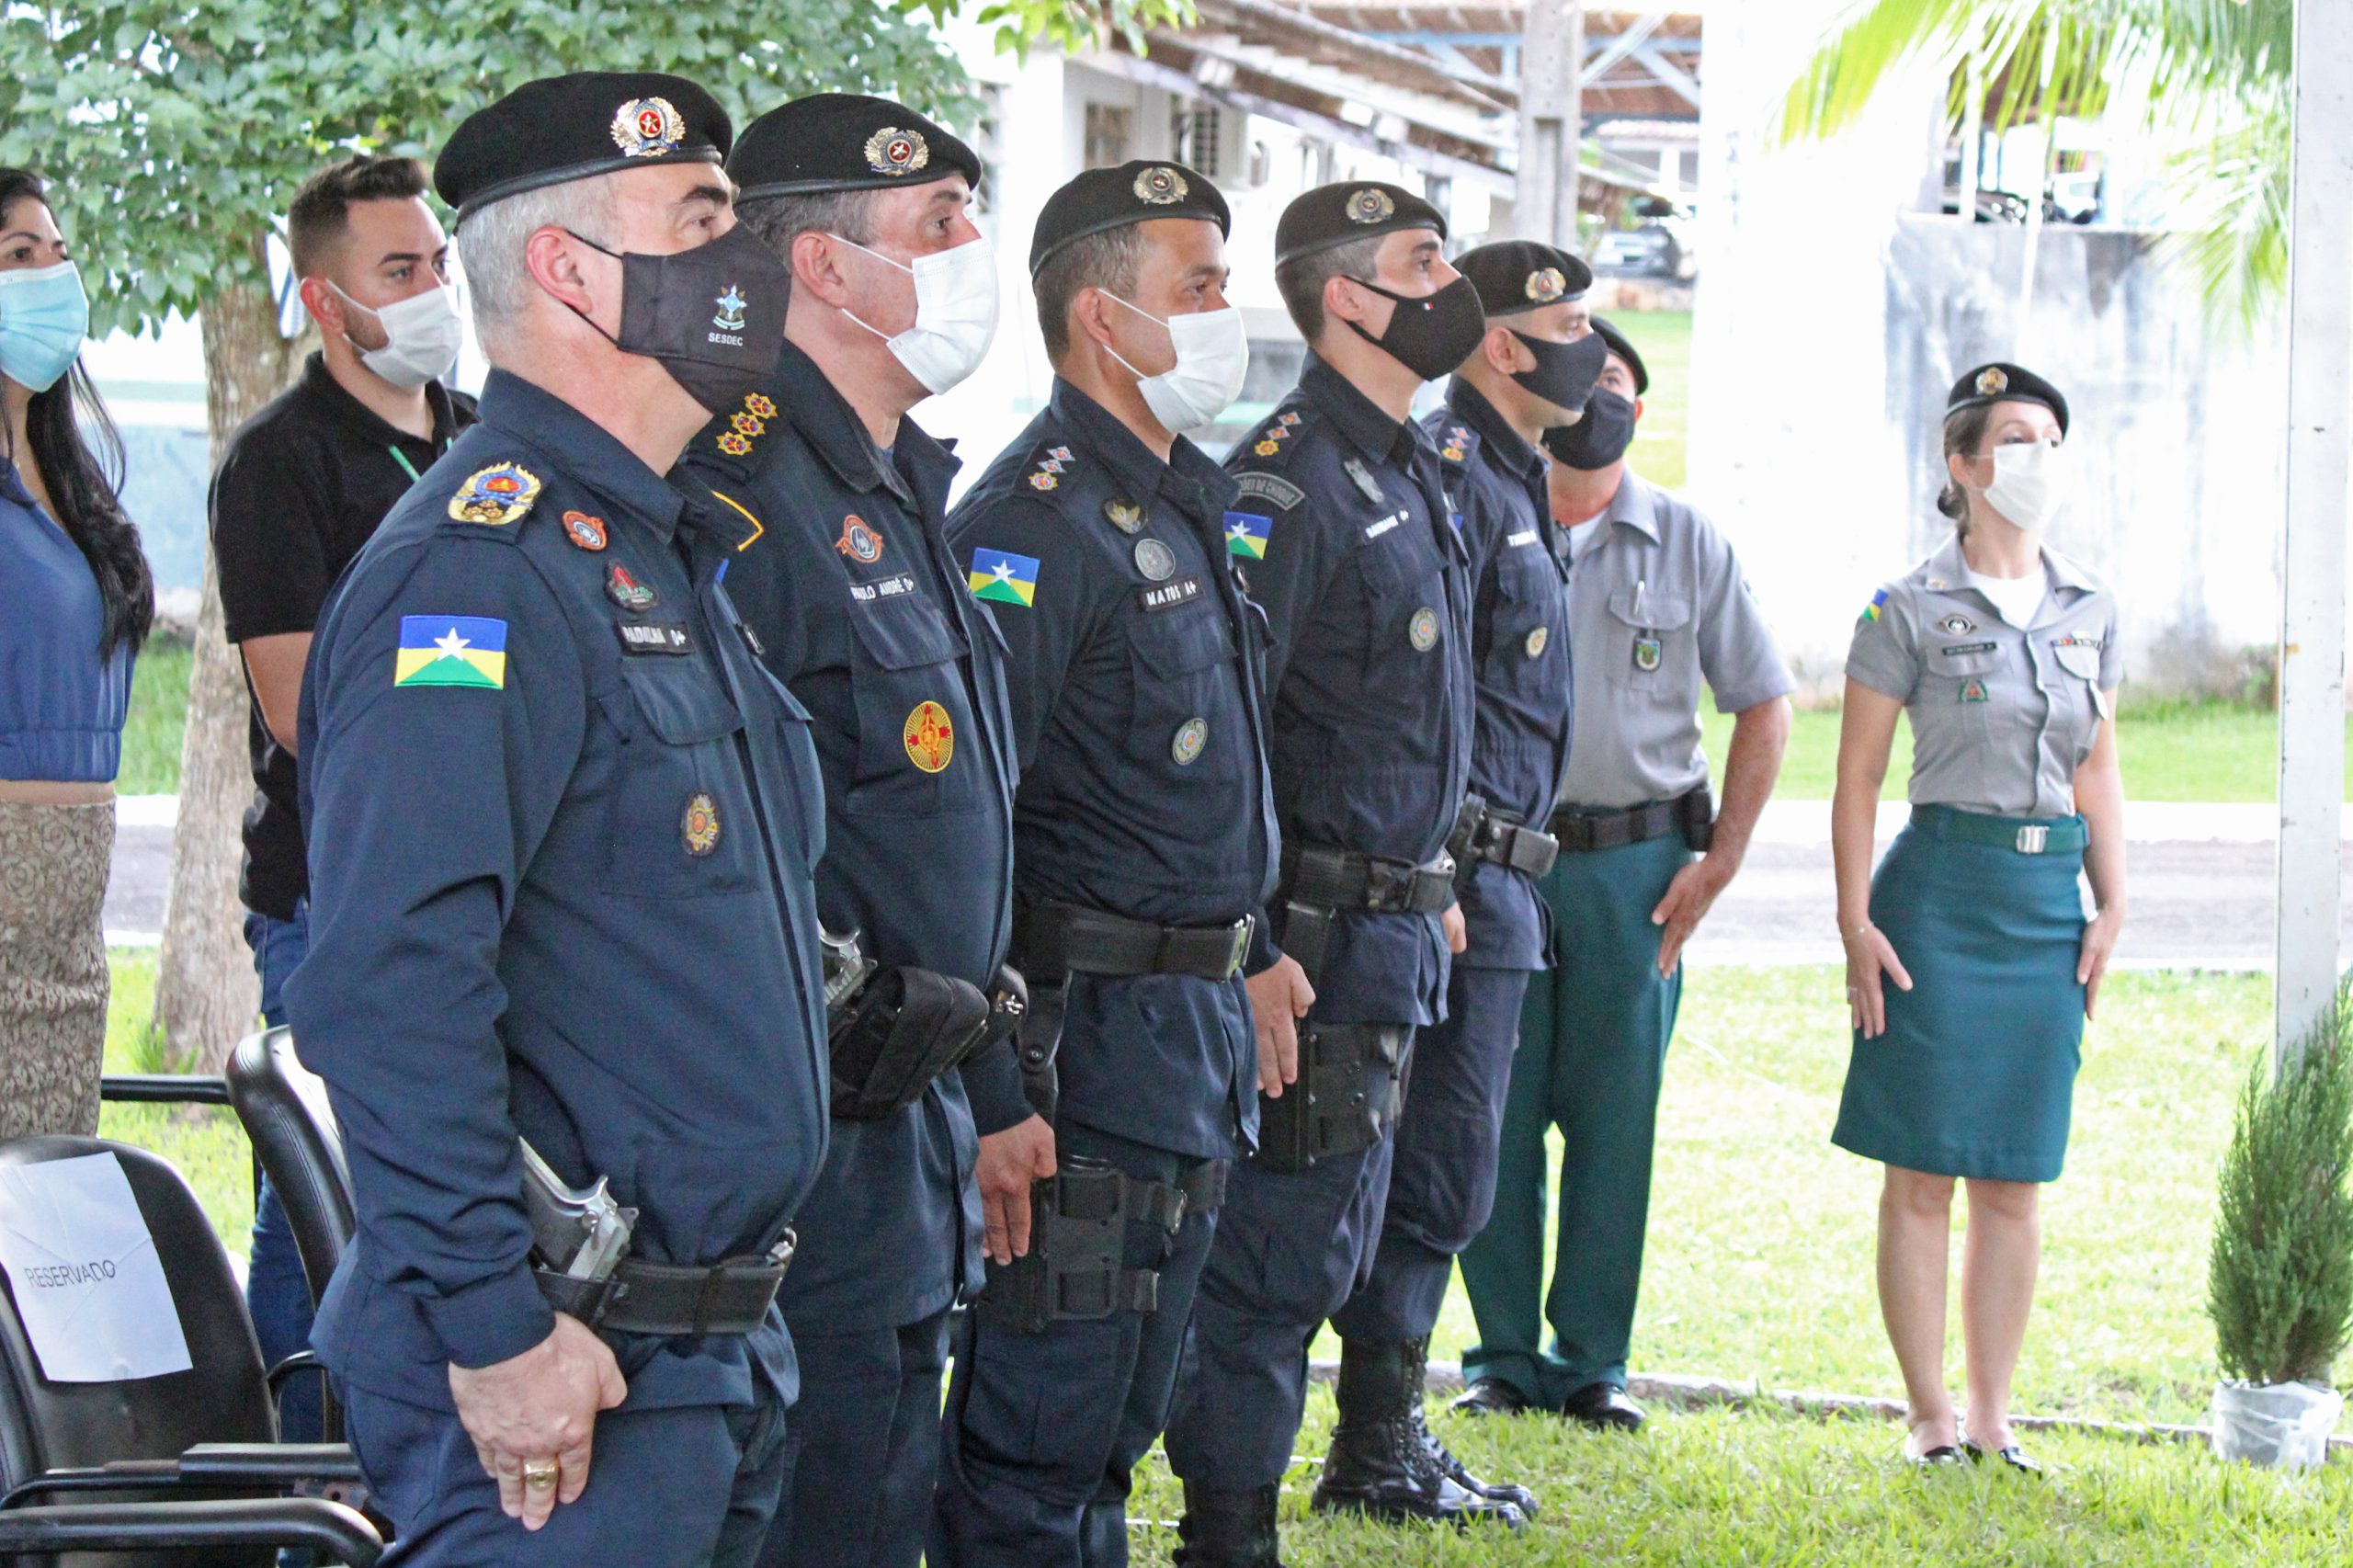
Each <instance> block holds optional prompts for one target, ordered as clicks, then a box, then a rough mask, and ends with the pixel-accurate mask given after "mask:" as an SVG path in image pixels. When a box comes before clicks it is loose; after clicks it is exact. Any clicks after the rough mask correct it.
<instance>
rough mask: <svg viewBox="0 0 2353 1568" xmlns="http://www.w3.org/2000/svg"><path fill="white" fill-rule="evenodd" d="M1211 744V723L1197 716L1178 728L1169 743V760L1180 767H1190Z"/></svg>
mask: <svg viewBox="0 0 2353 1568" xmlns="http://www.w3.org/2000/svg"><path fill="white" fill-rule="evenodd" d="M1208 744H1210V722H1209V721H1208V720H1207V719H1204V718H1202V717H1200V716H1199V714H1195V715H1194V716H1193V717H1192V718H1190V719H1188V720H1186V721H1185V722H1183V723H1181V724H1179V725H1177V726H1176V734H1175V735H1174V736H1173V737H1171V738H1170V740H1169V742H1168V758H1169V760H1170V761H1172V762H1174V763H1175V764H1176V766H1177V767H1191V766H1192V765H1193V760H1194V759H1195V758H1196V757H1198V756H1200V755H1201V749H1202V748H1203V747H1204V746H1206V745H1208Z"/></svg>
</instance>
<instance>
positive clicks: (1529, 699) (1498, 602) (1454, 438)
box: [1422, 379, 1574, 969]
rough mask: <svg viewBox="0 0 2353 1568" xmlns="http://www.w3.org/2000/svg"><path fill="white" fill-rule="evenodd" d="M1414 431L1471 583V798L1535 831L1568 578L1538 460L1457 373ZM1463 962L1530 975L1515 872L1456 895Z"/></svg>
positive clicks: (1486, 877) (1554, 712)
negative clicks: (1434, 454) (1435, 467)
mask: <svg viewBox="0 0 2353 1568" xmlns="http://www.w3.org/2000/svg"><path fill="white" fill-rule="evenodd" d="M1422 425H1423V428H1424V429H1426V430H1427V431H1428V432H1429V434H1430V438H1431V439H1433V440H1435V441H1436V442H1437V443H1438V461H1439V464H1440V465H1441V466H1440V471H1439V472H1441V473H1443V474H1444V476H1445V480H1446V494H1447V500H1448V502H1449V505H1451V506H1452V507H1453V509H1454V513H1455V516H1457V517H1460V518H1461V520H1462V543H1463V545H1464V547H1465V548H1466V549H1468V550H1469V551H1470V552H1471V571H1472V578H1473V587H1472V594H1473V598H1472V612H1471V615H1472V621H1471V659H1472V682H1473V685H1474V687H1475V689H1476V691H1477V695H1478V710H1479V718H1478V723H1477V724H1476V726H1475V727H1474V728H1473V730H1472V737H1471V792H1472V794H1474V795H1479V796H1482V797H1483V798H1484V799H1485V801H1486V802H1487V804H1488V805H1489V806H1490V807H1492V808H1494V809H1495V810H1496V811H1499V812H1507V813H1509V814H1510V815H1511V816H1512V817H1514V818H1515V819H1517V820H1518V821H1520V822H1523V823H1526V824H1529V825H1530V826H1532V827H1534V828H1535V829H1536V830H1537V831H1539V832H1542V831H1543V830H1544V825H1545V822H1546V820H1547V819H1548V818H1549V817H1551V815H1552V802H1553V801H1555V800H1556V799H1558V798H1559V796H1560V792H1561V777H1562V775H1563V773H1564V772H1565V771H1566V770H1567V768H1568V765H1569V722H1570V717H1571V714H1572V712H1573V710H1574V699H1573V697H1572V689H1573V688H1572V687H1571V685H1570V682H1569V573H1568V568H1567V567H1566V566H1565V565H1564V564H1563V563H1562V562H1561V560H1560V558H1559V557H1558V556H1556V555H1554V554H1553V552H1552V551H1553V545H1552V540H1553V539H1554V538H1555V537H1556V536H1558V534H1559V533H1560V530H1559V529H1558V528H1551V527H1549V526H1547V525H1548V524H1549V522H1550V520H1551V517H1552V503H1551V500H1550V498H1549V497H1548V496H1547V494H1546V492H1545V484H1544V459H1543V458H1542V456H1541V455H1540V454H1539V453H1538V451H1537V450H1536V449H1535V448H1534V447H1531V446H1529V444H1528V443H1527V442H1526V441H1523V440H1521V439H1520V437H1519V433H1518V431H1516V430H1514V429H1513V428H1512V427H1511V426H1509V425H1507V424H1506V423H1505V422H1504V417H1503V415H1500V414H1498V413H1496V412H1495V404H1493V403H1489V402H1488V401H1487V400H1486V398H1485V397H1484V396H1483V395H1481V393H1480V392H1478V391H1477V389H1475V388H1473V387H1472V386H1470V385H1468V384H1467V383H1465V382H1464V381H1461V380H1460V379H1457V380H1455V381H1452V382H1450V383H1449V385H1448V387H1447V398H1446V406H1445V407H1444V408H1441V409H1437V410H1435V411H1433V412H1432V413H1431V414H1430V415H1429V417H1428V418H1427V419H1425V420H1424V421H1423V422H1422ZM1462 918H1463V922H1464V925H1465V926H1466V927H1467V928H1468V931H1469V935H1470V946H1469V947H1468V948H1466V949H1463V952H1462V955H1461V957H1460V958H1459V959H1457V960H1455V961H1456V962H1458V963H1464V964H1469V965H1471V966H1472V968H1474V969H1542V968H1543V967H1544V953H1545V945H1546V933H1547V930H1548V927H1547V926H1546V924H1545V921H1546V915H1545V909H1544V901H1543V900H1542V899H1541V898H1540V897H1539V896H1538V895H1537V892H1536V883H1535V880H1534V879H1533V878H1531V877H1529V875H1528V873H1527V872H1525V871H1515V870H1513V869H1510V868H1509V867H1507V866H1498V865H1496V864H1495V862H1493V861H1492V860H1482V861H1479V862H1478V863H1477V864H1476V865H1475V866H1474V867H1473V868H1472V873H1471V879H1470V881H1469V882H1468V883H1467V884H1466V885H1464V887H1463V889H1462Z"/></svg>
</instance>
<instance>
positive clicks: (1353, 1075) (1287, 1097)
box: [1254, 1024, 1413, 1171]
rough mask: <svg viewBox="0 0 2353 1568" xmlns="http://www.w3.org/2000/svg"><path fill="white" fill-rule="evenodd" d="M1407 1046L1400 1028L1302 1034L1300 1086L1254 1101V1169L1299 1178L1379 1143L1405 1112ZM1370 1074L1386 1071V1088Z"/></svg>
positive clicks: (1409, 1036)
mask: <svg viewBox="0 0 2353 1568" xmlns="http://www.w3.org/2000/svg"><path fill="white" fill-rule="evenodd" d="M1412 1041H1413V1030H1412V1029H1410V1028H1406V1027H1405V1026H1404V1025H1402V1024H1306V1025H1303V1026H1302V1028H1300V1031H1299V1080H1298V1082H1296V1083H1294V1084H1292V1085H1290V1086H1289V1087H1287V1088H1286V1089H1284V1090H1283V1094H1282V1097H1281V1098H1280V1099H1269V1098H1268V1097H1267V1095H1266V1094H1265V1092H1264V1091H1261V1092H1260V1093H1259V1096H1258V1152H1257V1153H1256V1155H1255V1156H1254V1158H1255V1160H1256V1164H1257V1165H1258V1166H1259V1167H1260V1168H1261V1169H1263V1170H1270V1171H1303V1170H1305V1169H1307V1167H1309V1166H1310V1165H1314V1164H1315V1163H1316V1162H1318V1161H1319V1160H1326V1159H1330V1158H1333V1157H1334V1156H1336V1155H1340V1154H1353V1153H1357V1152H1358V1150H1360V1149H1370V1148H1371V1147H1372V1146H1373V1145H1374V1144H1375V1143H1378V1142H1381V1139H1382V1137H1384V1136H1385V1135H1386V1134H1387V1132H1388V1131H1389V1129H1390V1128H1391V1127H1392V1126H1393V1125H1395V1123H1396V1120H1397V1115H1398V1112H1399V1111H1400V1110H1402V1109H1403V1108H1404V1081H1405V1066H1406V1059H1407V1057H1408V1055H1409V1054H1410V1053H1411V1051H1412ZM1375 1067H1385V1068H1387V1069H1388V1070H1389V1074H1388V1082H1387V1084H1386V1085H1385V1086H1378V1087H1377V1086H1376V1085H1375V1083H1374V1079H1373V1069H1374V1068H1375Z"/></svg>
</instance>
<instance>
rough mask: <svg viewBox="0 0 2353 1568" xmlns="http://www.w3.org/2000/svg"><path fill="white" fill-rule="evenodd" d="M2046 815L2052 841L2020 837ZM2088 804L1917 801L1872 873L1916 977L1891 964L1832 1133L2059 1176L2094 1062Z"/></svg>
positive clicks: (1930, 1156) (1950, 1160)
mask: <svg viewBox="0 0 2353 1568" xmlns="http://www.w3.org/2000/svg"><path fill="white" fill-rule="evenodd" d="M2022 828H2023V829H2028V830H2033V829H2037V828H2040V829H2043V830H2046V832H2047V835H2048V848H2047V850H2046V851H2045V852H2044V853H2040V854H2026V853H2022V852H2021V851H2020V850H2019V849H2018V847H2017V836H2018V830H2019V829H2022ZM2084 835H2085V829H2084V825H2083V819H2082V818H2080V817H2062V818H2031V817H1993V816H1984V815H1981V814H1978V813H1974V812H1958V811H1953V810H1951V809H1949V808H1947V807H1943V806H1918V807H1915V808H1914V810H1913V812H1912V823H1911V825H1910V826H1908V827H1906V828H1905V829H1904V831H1903V832H1902V833H1901V834H1899V835H1896V839H1895V842H1894V844H1893V845H1892V846H1890V847H1889V849H1888V852H1887V858H1885V859H1884V860H1882V861H1881V862H1880V867H1879V870H1878V872H1877V873H1876V874H1875V875H1874V876H1873V877H1872V878H1871V910H1870V913H1871V923H1872V924H1873V925H1875V926H1878V927H1879V928H1880V930H1881V932H1882V933H1884V934H1885V936H1886V937H1887V939H1888V940H1889V941H1890V942H1891V943H1893V944H1894V947H1895V956H1896V958H1897V959H1898V960H1901V961H1902V962H1903V964H1904V969H1905V971H1907V972H1908V973H1909V974H1910V975H1911V976H1912V989H1911V990H1910V991H1901V990H1898V989H1897V988H1896V986H1895V984H1894V983H1893V981H1891V980H1888V979H1887V978H1886V977H1884V976H1882V977H1881V987H1882V991H1883V994H1884V995H1885V996H1886V999H1887V1032H1886V1033H1884V1034H1882V1035H1881V1036H1880V1037H1879V1038H1878V1039H1877V1040H1865V1039H1864V1038H1863V1035H1862V1031H1861V1030H1859V1029H1858V1030H1856V1031H1855V1054H1854V1060H1853V1062H1852V1063H1851V1064H1850V1065H1849V1066H1848V1067H1847V1089H1846V1093H1845V1095H1844V1096H1841V1098H1840V1101H1839V1106H1838V1125H1837V1127H1836V1130H1835V1131H1833V1132H1832V1133H1831V1135H1830V1139H1831V1142H1834V1143H1836V1144H1837V1145H1838V1146H1839V1147H1840V1148H1842V1149H1847V1150H1849V1151H1851V1152H1853V1153H1858V1154H1860V1155H1862V1156H1863V1157H1864V1158H1865V1159H1870V1160H1879V1161H1881V1162H1883V1163H1885V1164H1887V1165H1902V1166H1904V1168H1906V1169H1908V1170H1915V1171H1926V1172H1928V1173H1930V1174H1931V1175H1936V1176H1968V1177H1974V1178H1976V1179H1979V1180H1984V1181H2026V1182H2045V1181H2056V1180H2057V1179H2058V1177H2059V1171H2060V1167H2061V1166H2062V1165H2063V1164H2064V1163H2065V1160H2066V1154H2067V1124H2068V1119H2069V1115H2070V1112H2071V1110H2072V1108H2073V1100H2074V1097H2075V1068H2076V1066H2077V1064H2078V1063H2079V1062H2081V1060H2082V1046H2083V1039H2084V988H2083V987H2082V986H2081V985H2079V984H2077V983H2076V982H2075V965H2076V963H2077V961H2078V960H2079V958H2080V955H2081V950H2082V945H2083V936H2084V913H2083V900H2082V896H2081V894H2080V893H2078V892H2077V891H2076V877H2077V874H2078V873H2079V872H2080V871H2081V870H2082V869H2083V864H2084V854H2083V842H2084Z"/></svg>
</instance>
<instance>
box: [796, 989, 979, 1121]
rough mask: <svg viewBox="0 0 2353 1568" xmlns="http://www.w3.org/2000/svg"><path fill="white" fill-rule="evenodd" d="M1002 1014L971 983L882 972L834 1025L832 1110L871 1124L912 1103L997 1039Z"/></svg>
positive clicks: (831, 1023) (831, 1026)
mask: <svg viewBox="0 0 2353 1568" xmlns="http://www.w3.org/2000/svg"><path fill="white" fill-rule="evenodd" d="M995 1021H996V1015H995V1010H994V1009H993V1008H992V1006H991V1005H990V1001H989V998H987V997H985V996H983V995H982V994H981V993H980V989H979V988H978V987H977V986H975V985H973V984H972V983H971V982H969V981H964V980H959V979H957V978H956V977H955V976H954V975H952V974H940V973H938V972H936V971H931V970H927V969H908V968H896V969H883V970H879V971H876V972H875V974H874V976H873V977H872V978H871V979H870V980H869V981H868V982H867V983H866V984H865V987H864V989H862V990H860V991H859V992H858V994H856V995H855V996H853V997H851V998H850V999H849V1000H848V1001H847V1005H846V1006H843V1008H842V1009H841V1011H840V1013H839V1014H838V1015H837V1016H836V1017H833V1018H832V1019H831V1020H830V1021H829V1023H828V1026H827V1028H826V1034H827V1036H828V1042H829V1045H830V1047H831V1052H832V1056H833V1081H834V1093H833V1112H834V1114H835V1116H839V1117H847V1118H849V1119H853V1120H871V1119H874V1118H876V1117H883V1116H889V1115H890V1114H892V1112H893V1111H896V1110H899V1109H901V1108H904V1107H906V1106H910V1105H913V1104H914V1103H915V1101H916V1100H918V1099H920V1098H922V1097H923V1092H924V1090H925V1089H926V1088H927V1087H928V1086H929V1085H930V1084H931V1081H932V1080H933V1079H934V1078H937V1077H938V1076H939V1074H942V1073H945V1072H947V1071H948V1070H949V1068H951V1067H953V1066H955V1065H956V1064H957V1063H959V1062H962V1061H963V1060H964V1059H965V1058H966V1057H968V1056H970V1055H972V1052H973V1051H978V1050H979V1049H980V1048H981V1047H982V1046H983V1044H985V1043H986V1042H987V1041H988V1040H990V1038H991V1037H992V1028H991V1026H992V1024H993V1023H995Z"/></svg>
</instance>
